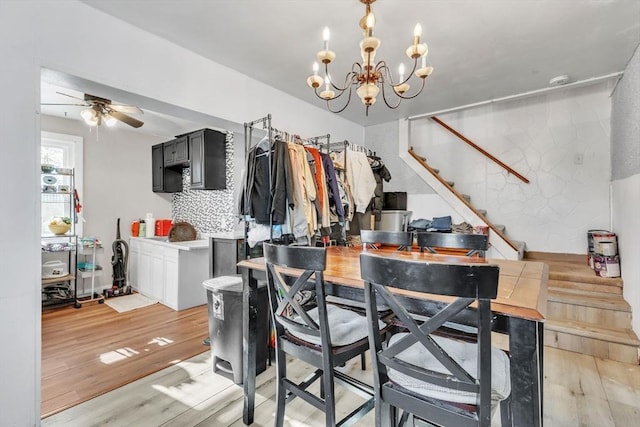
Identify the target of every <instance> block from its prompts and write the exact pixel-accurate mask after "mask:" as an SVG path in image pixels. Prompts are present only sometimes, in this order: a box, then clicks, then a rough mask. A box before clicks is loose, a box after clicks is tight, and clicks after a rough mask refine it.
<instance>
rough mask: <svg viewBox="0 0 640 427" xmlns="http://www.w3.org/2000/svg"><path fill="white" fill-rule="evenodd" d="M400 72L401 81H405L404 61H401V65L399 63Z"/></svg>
mask: <svg viewBox="0 0 640 427" xmlns="http://www.w3.org/2000/svg"><path fill="white" fill-rule="evenodd" d="M398 74H399V75H400V81H401V82H402V81H404V63H403V62H401V63H400V65H398Z"/></svg>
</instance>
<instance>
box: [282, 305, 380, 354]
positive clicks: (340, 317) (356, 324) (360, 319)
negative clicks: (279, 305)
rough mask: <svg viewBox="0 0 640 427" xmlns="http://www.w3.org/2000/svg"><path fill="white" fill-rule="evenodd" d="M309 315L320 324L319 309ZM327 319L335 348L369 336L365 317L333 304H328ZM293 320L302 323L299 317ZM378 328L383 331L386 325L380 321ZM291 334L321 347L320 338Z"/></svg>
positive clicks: (294, 332) (310, 311)
mask: <svg viewBox="0 0 640 427" xmlns="http://www.w3.org/2000/svg"><path fill="white" fill-rule="evenodd" d="M307 314H308V315H309V317H311V318H312V319H313V321H314V322H316V323H318V308H317V307H316V308H314V309H312V310H309V311H308V312H307ZM327 317H328V319H329V331H330V334H331V344H332V345H333V346H334V347H340V346H343V345H348V344H352V343H354V342H356V341H360V340H361V339H363V338H365V337H366V336H367V335H368V329H367V318H366V317H365V316H361V315H359V314H358V313H355V312H353V311H351V310H347V309H344V308H340V307H337V306H335V305H333V304H327ZM292 320H296V321H298V322H300V318H299V317H298V316H296V317H294V318H293V319H292ZM378 326H379V327H380V329H382V328H384V326H385V324H384V323H383V322H381V321H378ZM289 333H290V334H291V335H293V336H295V337H296V338H300V339H301V340H304V341H307V342H310V343H312V344H316V345H321V343H320V336H317V337H315V336H313V335H308V334H303V333H300V332H297V331H293V330H289Z"/></svg>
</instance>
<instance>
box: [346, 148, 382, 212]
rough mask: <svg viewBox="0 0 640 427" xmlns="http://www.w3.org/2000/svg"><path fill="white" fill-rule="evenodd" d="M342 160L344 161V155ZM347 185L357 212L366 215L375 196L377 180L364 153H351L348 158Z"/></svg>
mask: <svg viewBox="0 0 640 427" xmlns="http://www.w3.org/2000/svg"><path fill="white" fill-rule="evenodd" d="M341 154H342V158H343V159H344V153H341ZM346 160H347V161H346V165H345V166H346V171H347V173H346V177H347V184H349V187H350V188H351V194H352V195H353V200H354V203H355V209H354V210H355V212H360V213H364V212H366V211H367V207H368V206H369V203H370V202H371V198H372V197H373V196H374V191H375V188H376V179H375V177H374V176H373V171H372V170H371V166H370V165H369V160H368V159H367V156H366V155H365V154H364V153H361V152H359V151H349V154H348V155H347V156H346ZM343 163H344V160H343Z"/></svg>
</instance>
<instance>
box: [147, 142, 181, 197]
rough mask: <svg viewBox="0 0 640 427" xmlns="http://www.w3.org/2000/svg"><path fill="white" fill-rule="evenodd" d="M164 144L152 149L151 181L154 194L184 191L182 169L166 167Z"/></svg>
mask: <svg viewBox="0 0 640 427" xmlns="http://www.w3.org/2000/svg"><path fill="white" fill-rule="evenodd" d="M164 152H165V150H164V144H157V145H154V146H153V147H151V180H152V183H153V192H154V193H175V192H177V191H182V167H178V168H175V167H165V162H164Z"/></svg>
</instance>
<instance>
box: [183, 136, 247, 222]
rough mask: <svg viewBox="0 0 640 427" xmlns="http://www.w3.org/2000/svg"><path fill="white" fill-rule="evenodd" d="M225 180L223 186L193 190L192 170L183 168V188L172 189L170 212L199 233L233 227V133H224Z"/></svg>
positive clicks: (234, 209) (234, 219)
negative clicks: (225, 135)
mask: <svg viewBox="0 0 640 427" xmlns="http://www.w3.org/2000/svg"><path fill="white" fill-rule="evenodd" d="M225 160H226V169H227V172H226V181H227V188H226V189H224V190H192V189H191V170H190V168H184V169H183V172H182V185H183V187H182V191H181V192H179V193H174V195H173V203H172V207H171V216H172V217H173V220H174V221H175V222H179V221H186V222H188V223H190V224H191V225H193V226H194V227H195V229H196V230H198V233H199V234H203V233H219V232H227V231H232V230H233V228H234V225H235V222H236V218H235V212H236V206H235V204H234V203H235V202H234V200H233V187H234V180H233V133H231V132H229V133H227V140H226V159H225Z"/></svg>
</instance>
